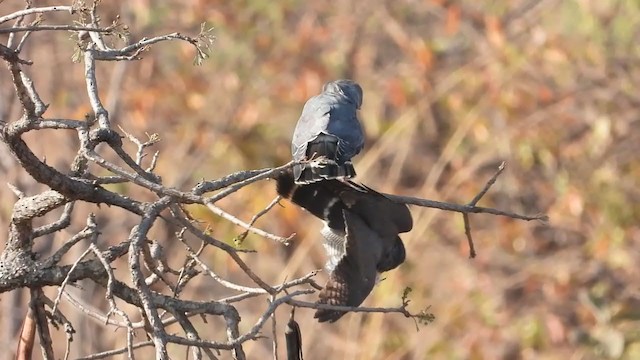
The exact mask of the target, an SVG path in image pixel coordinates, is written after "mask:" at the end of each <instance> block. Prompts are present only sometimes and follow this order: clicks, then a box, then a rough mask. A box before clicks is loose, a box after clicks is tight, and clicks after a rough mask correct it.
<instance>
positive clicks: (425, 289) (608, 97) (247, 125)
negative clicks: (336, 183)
mask: <svg viewBox="0 0 640 360" xmlns="http://www.w3.org/2000/svg"><path fill="white" fill-rule="evenodd" d="M46 4H53V2H51V1H38V2H37V5H38V6H41V5H46ZM23 6H24V4H23V3H22V2H20V1H17V0H5V1H3V2H0V14H8V13H9V12H11V11H13V10H16V9H19V8H22V7H23ZM101 9H102V10H101V13H102V20H103V24H105V25H106V24H108V23H110V22H111V21H112V20H114V19H115V18H116V16H117V15H120V17H121V21H122V22H124V23H125V24H128V25H129V31H130V32H131V38H132V39H133V40H138V39H140V38H142V37H144V36H147V37H150V36H153V35H158V34H161V33H168V32H174V31H178V32H181V33H185V34H192V35H195V34H197V33H198V32H199V31H200V24H201V23H202V22H206V24H207V25H208V26H211V27H213V28H214V34H215V36H216V41H215V45H214V47H213V52H212V53H211V58H210V59H209V60H207V61H206V62H205V63H204V64H203V65H202V66H194V65H193V58H194V51H193V49H192V48H191V47H189V46H187V45H185V44H180V43H163V44H160V45H156V46H154V47H152V48H151V49H150V50H149V51H148V52H145V53H144V54H143V56H144V60H142V61H136V62H129V63H123V62H120V63H101V64H100V65H99V78H98V80H99V86H100V87H101V89H102V92H101V95H102V97H103V100H104V101H105V104H106V105H107V108H108V109H109V111H110V113H111V118H112V121H113V122H114V124H116V125H118V126H121V127H122V128H123V129H124V130H126V131H127V132H129V133H132V134H133V135H135V136H137V137H139V138H141V139H145V138H146V135H145V133H149V134H151V133H158V134H159V135H160V137H161V138H162V142H161V143H160V144H159V145H157V146H156V148H155V149H157V150H159V151H160V160H159V162H158V167H157V173H158V174H160V175H161V176H162V178H163V180H164V183H165V184H166V185H169V186H175V187H179V188H182V189H185V190H186V189H189V188H191V187H192V186H193V185H194V184H196V183H197V182H198V181H199V180H201V179H209V180H211V179H215V178H218V177H221V176H224V175H226V174H228V173H231V172H235V171H239V170H244V169H253V168H265V167H272V166H277V165H281V164H284V163H286V162H288V161H289V160H290V147H289V146H290V145H289V144H290V137H291V134H292V132H293V128H294V126H295V123H296V121H297V119H298V116H299V114H300V111H301V109H302V106H303V104H304V102H305V101H306V100H307V99H308V98H309V97H311V96H313V95H315V94H317V93H318V92H319V90H320V88H321V86H322V84H323V83H325V82H327V81H330V80H333V79H337V78H352V79H355V80H357V81H358V82H359V83H360V84H361V85H362V87H363V89H364V104H363V107H362V111H361V119H362V122H363V125H364V127H365V130H366V134H367V142H366V147H365V150H364V151H363V153H361V155H359V156H358V157H357V158H356V159H355V165H356V169H357V171H358V180H359V181H361V182H363V183H365V184H367V185H369V186H372V187H374V188H375V189H377V190H380V191H385V192H392V193H395V194H401V195H409V196H416V197H422V198H429V199H434V200H441V201H448V202H455V203H466V202H468V201H469V200H471V199H472V198H473V196H474V195H475V194H476V193H477V192H478V191H480V190H481V188H482V187H483V185H484V184H485V182H486V181H487V179H488V178H489V177H490V176H491V175H492V174H493V173H494V172H495V171H496V169H497V166H498V165H499V164H500V162H501V161H506V163H507V168H506V170H505V172H504V173H503V174H502V175H501V177H500V178H499V179H498V181H497V183H496V184H495V185H494V186H493V187H492V188H491V190H490V191H489V193H488V194H487V195H486V196H485V197H484V198H483V199H482V200H481V202H480V204H479V205H482V206H488V207H496V208H500V209H505V210H510V211H514V212H519V213H524V214H537V213H546V214H548V215H549V217H550V221H549V223H548V224H542V223H539V222H524V221H518V220H513V219H509V218H504V217H495V216H491V215H483V214H477V215H471V217H470V218H471V226H472V232H473V236H474V239H475V244H476V248H477V251H478V257H477V258H476V259H473V260H470V259H469V258H468V247H467V243H466V238H465V235H464V226H463V222H462V217H461V215H460V214H457V213H450V212H444V211H439V210H434V209H424V208H417V207H412V209H411V211H412V214H413V217H414V223H415V226H414V229H413V231H412V232H410V233H408V234H405V235H404V236H403V240H404V242H405V246H406V248H407V254H408V256H407V261H406V263H404V264H403V265H402V266H400V267H399V268H398V269H396V270H394V271H392V272H389V273H387V274H386V276H385V277H386V280H385V281H383V282H382V283H381V284H380V285H379V286H377V287H376V288H375V289H374V291H373V293H372V294H371V295H370V296H369V298H368V299H367V300H366V301H365V303H364V305H366V306H398V305H399V304H400V303H401V299H400V298H401V294H402V291H403V289H404V288H405V287H410V288H412V289H413V291H412V293H411V294H410V299H411V303H410V306H409V309H410V310H412V311H415V312H417V311H419V310H420V309H423V308H425V307H427V306H430V309H429V311H430V312H432V313H433V314H434V315H435V317H436V320H435V321H434V322H433V323H432V324H430V325H428V326H420V327H419V330H418V331H416V326H415V324H414V322H413V320H411V319H407V318H404V317H403V316H401V315H399V314H386V315H383V314H348V315H346V316H345V317H344V318H343V319H341V320H340V321H339V322H338V323H336V324H332V325H327V324H318V323H317V322H315V321H314V319H313V318H312V315H313V312H312V311H311V310H305V309H299V310H298V311H297V312H296V319H297V320H298V322H299V323H300V325H301V327H302V334H303V343H304V352H305V359H311V360H312V359H324V358H329V359H638V358H640V250H638V249H640V227H639V221H638V220H640V205H639V204H640V181H639V179H640V162H638V152H639V151H640V95H639V94H640V85H639V84H640V66H639V65H640V45H639V39H640V3H639V2H638V1H637V0H627V1H623V0H618V1H614V0H598V1H596V0H591V1H589V0H565V1H561V0H546V1H545V0H539V1H535V0H533V1H532V0H513V1H471V0H461V1H454V0H452V1H446V0H422V1H418V0H403V1H374V0H371V1H352V0H349V1H299V0H286V1H280V2H277V3H276V2H266V1H261V0H242V1H222V0H219V1H202V0H201V1H196V0H192V1H178V0H174V1H170V0H167V1H149V0H131V1H109V2H103V3H102V4H101ZM47 19H48V21H49V22H50V23H69V22H70V21H71V19H72V18H71V17H70V16H69V15H68V14H67V15H65V14H57V15H56V16H50V17H47ZM6 39H7V36H6V35H0V40H2V42H3V43H6ZM118 44H121V43H120V42H118V41H115V40H114V45H118ZM74 47H75V43H74V41H73V40H71V39H70V34H68V33H65V32H58V33H50V32H49V33H44V32H43V33H36V34H33V35H32V37H31V39H30V40H29V42H28V43H27V45H26V47H25V50H24V53H23V56H22V57H23V58H28V59H32V60H33V61H34V63H35V64H34V65H33V66H31V67H30V68H29V69H28V70H27V71H28V72H29V74H30V75H31V76H32V77H33V78H34V80H35V83H36V86H37V88H38V89H39V90H40V94H41V96H42V98H43V99H44V101H45V102H47V103H49V104H50V107H49V110H48V112H47V114H46V115H47V116H49V117H67V118H78V119H82V118H83V117H84V114H85V113H87V112H89V111H90V107H89V103H88V101H87V95H86V92H85V85H84V83H83V66H82V64H77V63H72V61H71V58H72V55H73V53H74ZM8 76H9V75H8V71H6V70H0V91H1V93H0V117H1V118H3V119H4V120H5V121H9V120H14V119H16V118H17V117H18V116H19V111H18V109H17V104H16V101H15V98H14V97H13V95H12V88H11V86H10V82H9V77H8ZM26 140H27V141H29V144H30V145H31V146H33V149H34V151H35V152H36V153H37V154H38V155H39V156H42V157H46V158H47V162H48V163H49V164H51V165H53V166H56V167H57V168H59V169H68V167H69V164H70V162H71V161H72V158H73V155H74V154H75V151H76V150H77V139H76V136H75V134H73V133H64V132H59V131H58V132H53V131H51V132H38V133H30V134H28V135H27V136H26ZM129 149H130V150H132V151H134V150H135V149H134V147H133V146H130V147H129ZM0 171H1V174H2V182H3V183H4V182H12V183H14V184H16V185H18V187H19V188H20V189H22V190H23V191H25V192H27V193H28V194H34V193H36V192H38V191H41V190H44V188H43V187H42V186H40V185H37V184H35V183H34V182H33V180H32V179H31V178H30V177H29V176H28V175H26V173H25V172H24V171H23V170H21V169H20V168H19V167H18V166H17V165H16V163H15V161H14V160H13V159H12V158H11V156H10V154H9V153H8V151H7V149H6V147H2V148H0ZM100 171H101V170H96V172H98V173H100ZM115 189H116V190H118V191H119V192H122V193H129V194H130V195H131V196H138V197H139V198H143V199H147V200H150V199H152V198H153V197H152V196H150V195H149V194H147V193H139V191H138V190H137V189H135V188H134V187H132V186H125V185H121V186H120V187H117V188H115ZM0 196H1V198H0V199H1V200H0V225H1V227H2V228H5V229H6V226H7V224H8V221H9V219H10V214H11V207H12V205H13V203H14V201H15V198H14V196H13V195H12V193H11V192H10V191H9V189H8V188H7V187H6V186H2V187H0ZM274 196H275V189H274V183H273V182H272V181H264V182H260V183H257V184H254V185H251V186H249V187H247V188H244V189H243V190H242V191H240V192H238V193H236V194H234V195H232V196H231V197H229V198H227V199H224V201H222V202H220V206H221V207H223V208H224V209H225V210H228V211H229V212H231V213H233V214H235V215H237V216H238V217H239V218H241V219H243V220H245V221H248V220H249V219H251V217H252V216H253V215H254V214H255V213H256V212H258V211H260V210H261V209H263V208H264V207H265V206H266V205H267V204H268V203H269V202H270V201H271V200H272V199H273V197H274ZM282 205H283V206H282V207H276V208H275V209H273V210H272V211H271V212H270V213H269V214H267V215H266V216H264V217H263V218H261V219H260V220H259V221H258V223H257V226H258V227H261V228H264V229H267V230H269V231H271V232H273V233H276V234H279V235H285V236H286V235H289V234H291V233H293V232H295V233H297V236H296V237H295V239H294V241H293V244H292V245H291V246H289V247H284V246H281V245H279V244H276V243H274V242H272V241H270V240H266V239H263V238H260V237H258V236H255V235H249V236H248V237H247V239H246V240H245V242H244V243H243V245H242V246H243V247H246V248H250V249H255V250H257V251H258V254H256V255H251V254H248V255H244V256H243V257H244V258H245V259H246V260H247V261H248V262H249V263H250V264H251V265H252V266H253V267H254V270H255V271H256V272H257V273H258V274H259V275H261V276H262V277H263V278H264V279H266V280H267V281H268V282H270V283H274V284H275V283H278V282H281V281H283V280H284V279H285V278H286V279H291V278H293V277H298V276H302V275H304V274H306V273H308V272H309V271H311V270H314V269H319V268H322V267H323V265H324V261H325V255H324V251H323V249H322V246H321V243H320V236H319V233H318V230H319V229H320V222H319V221H317V220H316V219H314V218H312V217H311V216H309V215H308V214H306V213H303V211H301V210H300V209H298V208H296V207H295V206H293V205H292V204H290V203H288V202H286V201H283V202H282ZM88 211H99V217H98V224H99V225H100V226H101V229H102V232H103V237H102V240H101V241H102V243H101V247H106V246H108V245H109V244H110V243H116V242H119V241H122V240H123V239H124V238H125V237H126V236H127V234H128V232H129V230H130V227H131V226H132V225H134V224H135V220H136V219H135V217H132V216H131V217H129V216H127V215H126V214H125V213H123V212H118V211H119V210H117V209H98V208H96V207H93V206H89V205H83V206H80V207H78V208H77V209H76V211H75V214H74V224H73V225H72V226H71V227H70V228H69V230H68V231H67V232H63V233H60V234H57V235H56V236H52V237H49V238H48V239H45V240H40V241H39V242H38V243H37V244H36V245H37V246H39V247H40V248H41V249H42V252H43V253H47V252H48V251H51V248H53V249H55V248H56V246H59V244H61V243H62V241H64V240H65V239H67V238H68V237H69V236H71V235H72V234H73V231H78V230H80V229H82V227H83V226H84V219H85V218H86V214H87V212H88ZM190 211H191V212H192V215H193V216H194V217H195V218H197V219H200V220H202V221H204V222H205V223H206V224H207V225H209V226H210V228H211V229H212V234H214V235H215V236H216V237H217V238H219V239H221V240H224V241H229V242H232V239H233V238H234V237H235V236H237V235H238V234H240V233H241V232H242V229H240V228H238V227H235V226H233V225H231V224H229V223H228V222H226V221H224V220H221V219H220V218H218V217H216V216H215V215H213V214H211V213H210V212H208V210H206V209H204V208H200V207H192V208H190ZM110 214H113V215H110ZM123 215H124V216H123ZM57 216H59V215H58V214H51V215H50V216H48V217H46V218H45V219H43V222H44V221H51V220H54V219H56V217H57ZM176 230H177V229H171V228H169V227H167V226H165V227H164V228H163V226H162V225H158V226H156V228H154V232H153V233H152V236H154V237H155V238H156V239H157V240H158V241H159V242H161V243H162V244H163V245H164V246H165V248H166V249H168V250H169V251H172V252H173V251H175V253H174V254H175V259H173V256H174V255H172V260H174V261H175V263H174V265H175V267H180V266H182V262H183V261H184V258H185V255H184V248H183V246H182V245H181V244H179V243H178V242H177V241H176V240H175V235H174V234H175V231H176ZM82 251H83V249H79V250H78V252H77V253H76V254H75V256H76V257H77V256H78V255H79V254H80V253H81V252H82ZM178 254H179V255H178ZM73 255H74V254H70V256H69V258H68V259H67V260H68V262H69V263H70V262H73V260H74V258H73ZM203 259H205V261H207V262H208V263H209V264H210V266H211V267H212V268H214V269H216V271H218V272H219V273H220V274H221V275H223V276H226V277H228V278H230V279H233V280H236V279H239V280H237V281H239V282H243V283H245V284H250V282H249V281H248V280H247V279H246V278H245V277H242V276H241V272H240V271H239V270H238V269H237V268H236V267H234V266H233V265H232V263H231V261H229V259H228V258H227V257H226V256H225V255H224V254H223V253H221V252H216V251H214V250H212V249H210V250H209V252H208V253H206V254H205V255H204V256H203ZM117 271H118V273H119V274H120V276H121V277H122V278H123V279H125V280H128V279H129V278H128V275H127V268H126V266H125V263H124V262H122V264H121V266H120V267H119V268H118V269H117ZM325 279H326V273H324V272H323V273H321V274H320V275H319V276H318V280H319V282H320V283H323V282H324V280H325ZM71 291H75V292H77V293H78V296H79V297H83V298H84V299H85V300H86V302H88V303H90V304H92V306H94V307H95V308H98V309H101V310H102V311H106V309H107V307H106V304H105V301H104V290H103V289H101V288H99V287H96V286H94V285H92V284H90V283H86V284H83V285H82V286H81V288H79V289H72V290H71ZM189 291H190V292H187V293H184V294H183V296H182V297H183V298H190V299H196V300H211V299H217V298H220V297H223V296H224V295H225V293H224V291H225V290H224V289H220V288H219V287H216V285H214V284H212V282H211V281H208V280H206V279H203V280H201V281H200V282H195V283H193V284H192V287H191V289H190V290H189ZM47 294H49V295H51V296H55V289H48V290H47ZM27 295H28V292H26V291H25V292H21V291H15V292H13V293H11V294H2V295H1V296H0V302H1V304H0V305H1V306H2V308H3V310H2V314H1V315H0V317H1V320H2V324H3V329H5V331H4V335H3V336H2V337H1V339H0V340H1V341H2V344H4V345H5V346H4V348H5V349H13V348H14V344H15V332H16V331H17V330H18V329H17V328H19V326H20V321H21V319H22V318H23V317H24V311H25V306H26V304H27V298H28V297H27ZM308 299H309V300H313V299H315V297H309V298H308ZM63 306H66V307H63V310H64V309H66V311H69V312H70V313H72V307H71V306H69V305H68V304H64V303H63ZM123 306H124V305H123ZM266 307H267V304H266V301H265V300H264V298H261V299H260V300H257V301H255V302H253V303H247V304H246V305H242V306H240V308H239V310H240V312H241V315H242V318H243V320H242V325H243V328H242V329H241V330H243V331H247V330H248V329H250V327H251V326H252V325H253V324H254V323H255V321H256V320H257V318H258V317H259V316H260V315H261V314H262V312H263V311H264V310H265V309H266ZM288 313H289V308H287V307H282V308H281V309H280V310H279V311H278V312H277V315H278V317H277V319H278V327H279V331H280V332H279V336H280V338H279V340H280V341H281V343H280V356H281V357H282V356H283V348H284V346H283V345H284V344H283V341H284V338H283V337H282V329H283V327H284V325H285V323H286V320H287V319H288ZM131 315H132V317H133V318H134V320H138V319H139V314H137V313H135V312H131ZM216 321H217V320H212V321H210V322H209V323H206V324H205V323H199V324H198V326H199V330H200V333H201V335H202V336H204V337H210V338H214V339H218V340H222V339H223V338H224V332H223V329H222V328H221V325H222V322H216ZM216 324H218V326H217V327H216ZM74 325H76V330H77V331H78V334H76V335H75V341H74V343H73V347H74V348H73V351H74V352H73V353H72V354H74V356H73V357H76V356H81V355H88V354H90V353H92V352H96V351H102V350H108V349H112V348H115V347H121V346H124V344H125V336H124V334H125V333H124V330H122V329H120V330H115V331H114V330H113V329H105V328H104V327H103V326H102V325H100V323H99V322H92V321H90V320H88V319H87V318H86V317H83V316H79V317H78V318H76V320H75V321H74ZM174 330H175V331H176V332H178V331H179V328H177V327H175V329H174ZM263 334H264V335H265V336H271V332H270V325H267V326H266V328H265V331H264V332H263ZM56 336H57V337H58V339H59V340H60V343H59V345H57V346H59V347H60V349H62V350H58V351H59V353H62V351H64V350H63V349H64V334H63V333H62V331H58V332H57V333H56ZM136 340H138V341H143V340H145V337H144V335H143V333H139V334H138V337H137V338H136ZM245 350H246V352H247V355H248V357H249V358H250V359H263V358H269V357H270V356H271V341H270V340H269V339H261V340H258V341H253V342H250V343H247V344H246V345H245ZM171 351H172V356H174V358H184V357H185V356H186V351H185V349H184V348H180V347H172V348H171ZM137 354H139V356H142V358H145V357H144V356H151V354H152V350H151V349H150V348H146V349H141V350H139V352H137ZM38 356H39V354H38ZM227 356H228V354H223V355H222V358H227Z"/></svg>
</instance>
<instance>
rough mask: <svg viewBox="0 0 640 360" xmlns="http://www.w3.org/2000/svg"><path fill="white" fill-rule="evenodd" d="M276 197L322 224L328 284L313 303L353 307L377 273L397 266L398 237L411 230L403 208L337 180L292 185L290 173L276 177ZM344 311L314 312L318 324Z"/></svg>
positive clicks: (401, 258) (401, 257)
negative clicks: (302, 210)
mask: <svg viewBox="0 0 640 360" xmlns="http://www.w3.org/2000/svg"><path fill="white" fill-rule="evenodd" d="M276 187H277V191H278V194H280V195H281V196H283V197H286V198H288V199H289V200H291V201H292V202H293V203H295V204H296V205H298V206H300V207H302V208H304V209H306V210H307V211H309V212H310V213H312V214H313V215H315V216H316V217H318V218H320V219H322V220H323V221H324V222H325V226H324V228H323V229H322V231H321V232H322V236H323V238H324V243H323V245H324V248H325V250H326V252H327V257H328V259H327V265H326V268H327V270H328V271H329V272H330V274H329V281H328V282H327V285H326V286H325V288H324V289H323V290H322V291H321V292H320V299H319V303H323V304H333V305H346V306H358V305H360V304H361V303H362V302H363V301H364V299H365V298H366V297H367V296H368V294H369V293H370V292H371V290H372V289H373V285H374V284H375V280H376V277H377V274H378V273H381V272H384V271H389V270H391V269H394V268H396V267H398V266H399V265H400V264H402V263H403V262H404V260H405V257H406V252H405V248H404V244H403V243H402V240H401V239H400V237H399V236H398V234H399V233H403V232H408V231H410V230H411V228H412V227H413V220H412V218H411V213H410V212H409V209H408V208H407V206H406V205H404V204H400V203H397V202H395V201H393V200H391V199H389V198H387V197H386V196H384V195H382V194H380V193H378V192H376V191H374V190H373V189H370V188H368V187H366V186H364V185H359V184H356V183H353V182H350V181H348V182H344V181H339V180H326V181H321V182H314V183H309V184H296V183H295V182H294V178H293V174H292V172H290V171H289V172H285V173H282V174H280V175H279V176H278V177H277V178H276ZM342 315H344V312H342V311H332V310H322V309H320V310H318V311H317V312H316V315H315V317H316V318H318V320H319V321H320V322H324V321H330V322H334V321H336V320H338V319H339V318H340V317H341V316H342Z"/></svg>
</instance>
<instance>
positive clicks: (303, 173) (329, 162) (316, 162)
mask: <svg viewBox="0 0 640 360" xmlns="http://www.w3.org/2000/svg"><path fill="white" fill-rule="evenodd" d="M307 159H308V160H310V162H309V163H307V164H299V165H296V166H295V167H294V169H293V173H294V175H295V181H296V183H297V184H309V183H313V182H317V181H322V180H330V179H348V178H352V177H354V176H356V170H355V169H354V167H353V164H352V163H351V161H341V159H340V146H339V143H338V138H337V137H335V136H332V135H327V134H320V135H318V136H317V137H316V138H315V139H313V140H312V141H310V142H309V143H308V144H307Z"/></svg>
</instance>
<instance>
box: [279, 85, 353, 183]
mask: <svg viewBox="0 0 640 360" xmlns="http://www.w3.org/2000/svg"><path fill="white" fill-rule="evenodd" d="M362 96H363V94H362V88H361V87H360V85H358V84H357V83H356V82H354V81H352V80H344V79H343V80H336V81H332V82H329V83H327V84H325V85H324V86H323V88H322V92H321V93H320V94H319V95H316V96H314V97H312V98H311V99H309V100H308V101H307V102H306V103H305V105H304V108H303V109H302V114H301V115H300V119H299V120H298V123H297V124H296V128H295V130H294V132H293V140H292V142H291V153H292V155H293V159H294V160H297V161H302V160H309V159H316V160H317V161H314V162H313V163H308V164H301V165H297V166H295V167H294V170H293V172H294V179H295V181H296V183H311V182H315V181H320V180H324V179H335V178H351V177H353V176H355V169H354V168H353V165H352V164H351V158H352V157H354V156H355V155H357V154H358V153H359V152H360V151H361V150H362V148H363V147H364V133H363V131H362V126H361V125H360V121H359V120H358V115H357V112H358V110H359V109H360V106H361V105H362Z"/></svg>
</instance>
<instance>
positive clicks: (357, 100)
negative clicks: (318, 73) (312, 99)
mask: <svg viewBox="0 0 640 360" xmlns="http://www.w3.org/2000/svg"><path fill="white" fill-rule="evenodd" d="M322 92H326V93H336V94H342V95H344V96H345V97H346V98H347V99H349V101H350V102H351V103H353V104H354V105H355V106H356V108H357V109H360V106H362V88H361V87H360V85H358V83H357V82H355V81H353V80H348V79H340V80H335V81H332V82H329V83H326V84H325V85H324V86H323V87H322Z"/></svg>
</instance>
